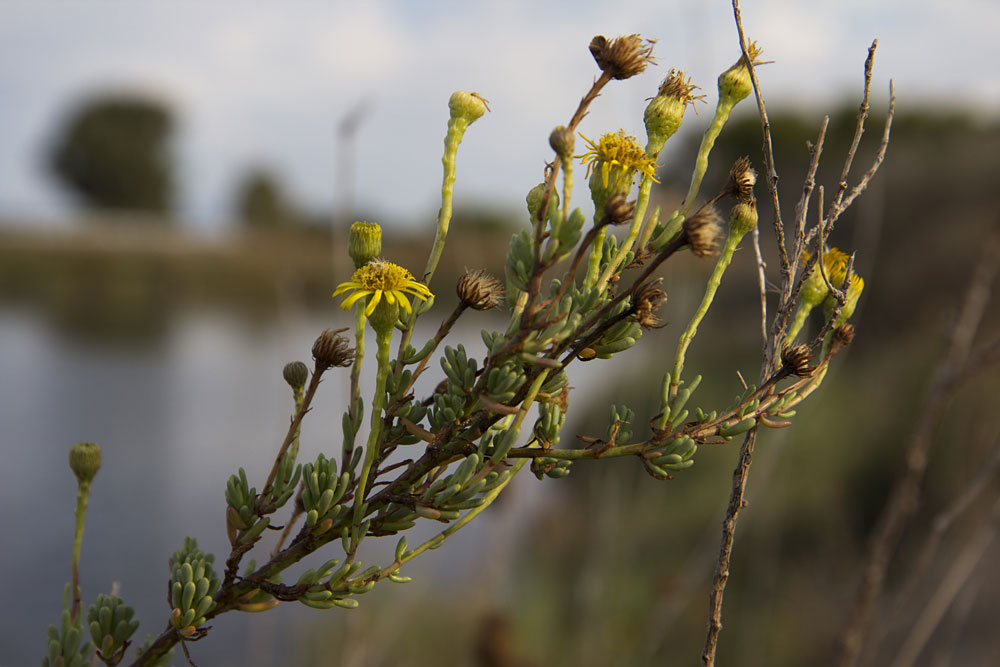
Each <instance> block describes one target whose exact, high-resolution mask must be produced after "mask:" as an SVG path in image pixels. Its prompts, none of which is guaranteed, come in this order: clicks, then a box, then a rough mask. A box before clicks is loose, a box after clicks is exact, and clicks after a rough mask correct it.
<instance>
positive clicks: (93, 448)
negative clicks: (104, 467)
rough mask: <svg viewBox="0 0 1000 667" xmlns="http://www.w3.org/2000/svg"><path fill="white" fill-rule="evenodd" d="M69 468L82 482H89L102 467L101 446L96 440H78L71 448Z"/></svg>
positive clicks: (78, 480)
mask: <svg viewBox="0 0 1000 667" xmlns="http://www.w3.org/2000/svg"><path fill="white" fill-rule="evenodd" d="M69 468H70V470H72V471H73V474H74V475H76V481H77V482H79V483H80V484H89V483H90V480H92V479H94V475H96V474H97V471H98V470H100V468H101V447H100V446H99V445H98V444H97V443H96V442H78V443H76V444H75V445H73V446H72V447H70V448H69Z"/></svg>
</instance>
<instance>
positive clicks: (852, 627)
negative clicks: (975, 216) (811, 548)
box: [837, 225, 1000, 667]
mask: <svg viewBox="0 0 1000 667" xmlns="http://www.w3.org/2000/svg"><path fill="white" fill-rule="evenodd" d="M998 266H1000V225H997V227H996V228H995V229H994V231H993V234H992V235H991V237H990V239H989V241H988V243H987V247H986V250H985V252H984V253H983V256H982V258H981V259H980V261H979V264H978V265H977V267H976V270H975V272H974V273H973V276H972V279H971V280H970V282H969V286H968V288H967V290H966V293H965V298H964V300H963V304H962V310H961V312H960V314H959V317H958V320H956V322H955V325H954V327H952V331H951V336H950V338H951V341H950V344H949V346H948V351H947V353H946V354H945V357H944V359H943V360H942V361H941V364H940V365H939V366H938V369H937V372H936V373H935V376H934V381H933V383H932V384H931V389H930V391H929V393H928V395H927V398H926V399H925V400H924V404H923V407H922V408H921V411H920V417H919V418H918V419H917V421H916V423H915V424H914V428H913V432H912V434H911V436H910V440H909V445H908V446H907V449H906V454H905V467H904V469H903V472H902V473H901V475H900V477H899V479H897V480H896V483H895V485H894V486H893V488H892V491H891V493H890V495H889V500H888V501H887V502H886V504H885V507H884V508H883V510H882V514H881V516H880V517H879V520H878V523H877V524H876V525H875V531H874V533H873V536H872V539H871V542H870V545H869V548H868V556H867V558H866V565H865V568H864V572H863V574H862V578H861V584H860V587H859V589H858V594H857V597H856V599H855V601H854V606H853V608H852V609H851V614H850V617H849V620H848V622H847V624H846V626H845V627H844V629H843V631H842V633H841V636H840V638H839V640H838V644H839V652H840V658H839V661H838V663H837V664H838V665H840V667H854V665H856V664H857V662H858V658H859V657H860V656H861V649H862V644H863V642H864V639H865V635H866V633H867V632H868V629H869V626H870V624H871V617H872V613H873V611H874V608H875V602H876V600H877V599H878V597H879V595H880V594H881V592H882V588H883V586H884V584H885V573H886V570H887V569H888V567H889V561H890V559H891V557H892V554H893V552H894V551H895V549H896V547H897V545H898V544H899V540H900V537H901V535H902V533H903V530H904V528H905V527H906V526H907V524H908V523H909V520H910V518H911V517H912V516H913V513H914V511H915V510H916V508H917V504H918V501H919V499H920V484H921V482H922V481H923V478H924V473H925V472H926V470H927V462H928V458H929V453H930V448H931V445H932V444H933V435H934V432H935V430H936V427H937V425H938V424H939V423H940V421H941V417H942V415H943V413H944V409H945V406H946V405H947V403H948V401H949V399H950V398H951V396H952V395H953V393H954V390H955V388H956V386H957V385H958V384H959V383H960V382H961V381H962V380H963V379H965V378H967V377H969V373H967V372H964V371H966V370H967V369H968V368H969V366H970V364H968V361H969V359H970V351H971V348H972V342H973V340H974V338H975V336H976V332H977V331H978V329H979V325H980V323H981V321H982V317H983V313H984V311H985V308H986V304H987V302H988V301H989V295H990V286H991V285H992V283H993V280H994V278H995V277H996V274H997V269H998ZM979 356H980V355H977V357H979Z"/></svg>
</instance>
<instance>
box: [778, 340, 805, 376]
mask: <svg viewBox="0 0 1000 667" xmlns="http://www.w3.org/2000/svg"><path fill="white" fill-rule="evenodd" d="M811 358H812V350H811V349H810V348H809V346H808V345H805V344H803V345H795V346H793V347H786V348H785V349H784V350H782V351H781V364H782V366H783V370H784V371H785V372H786V373H789V374H791V375H798V376H799V377H808V376H809V375H812V372H813V368H812V366H810V365H809V360H810V359H811Z"/></svg>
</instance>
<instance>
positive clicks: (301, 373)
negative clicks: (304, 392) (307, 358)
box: [281, 361, 309, 391]
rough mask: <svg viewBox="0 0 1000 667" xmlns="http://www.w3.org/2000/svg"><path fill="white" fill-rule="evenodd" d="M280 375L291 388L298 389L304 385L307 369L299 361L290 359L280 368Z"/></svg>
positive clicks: (307, 376)
mask: <svg viewBox="0 0 1000 667" xmlns="http://www.w3.org/2000/svg"><path fill="white" fill-rule="evenodd" d="M281 376H282V377H283V378H285V382H287V383H288V386H289V387H291V388H292V389H294V390H296V391H298V390H300V389H302V387H304V386H305V384H306V380H308V379H309V369H308V368H307V367H306V365H305V364H304V363H302V362H301V361H290V362H288V363H287V364H285V367H284V368H283V369H282V370H281Z"/></svg>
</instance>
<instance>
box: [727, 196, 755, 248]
mask: <svg viewBox="0 0 1000 667" xmlns="http://www.w3.org/2000/svg"><path fill="white" fill-rule="evenodd" d="M756 226H757V202H756V201H755V200H753V199H751V200H750V201H748V202H740V203H738V204H736V206H734V207H733V210H732V212H731V213H730V214H729V235H730V236H732V237H734V238H737V239H741V238H743V237H744V236H746V235H747V234H749V233H750V232H752V231H753V228H754V227H756Z"/></svg>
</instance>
